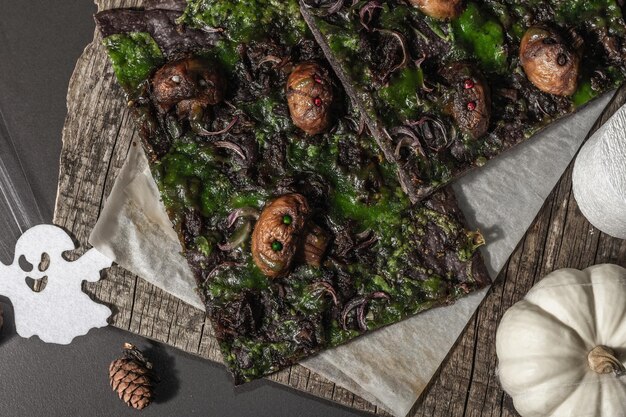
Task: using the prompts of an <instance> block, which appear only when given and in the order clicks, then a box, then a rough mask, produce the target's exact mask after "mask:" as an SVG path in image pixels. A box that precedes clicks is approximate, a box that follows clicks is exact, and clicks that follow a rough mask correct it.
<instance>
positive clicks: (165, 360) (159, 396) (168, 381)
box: [143, 341, 180, 404]
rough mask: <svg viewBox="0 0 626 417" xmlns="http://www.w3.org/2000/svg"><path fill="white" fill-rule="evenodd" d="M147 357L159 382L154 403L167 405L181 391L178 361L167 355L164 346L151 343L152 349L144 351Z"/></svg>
mask: <svg viewBox="0 0 626 417" xmlns="http://www.w3.org/2000/svg"><path fill="white" fill-rule="evenodd" d="M143 353H144V354H145V356H146V357H147V358H148V359H149V360H150V361H151V362H152V365H153V366H154V371H155V373H156V375H157V377H158V378H159V382H158V384H157V385H156V387H155V390H154V402H155V403H157V404H162V403H166V402H168V401H169V400H171V399H172V398H174V397H175V396H176V394H177V393H178V391H179V390H180V379H179V378H178V371H177V370H176V363H175V362H176V359H175V358H174V356H172V355H170V354H168V353H167V351H166V350H165V348H164V347H163V345H162V344H160V343H157V342H154V341H150V347H148V348H147V349H144V352H143Z"/></svg>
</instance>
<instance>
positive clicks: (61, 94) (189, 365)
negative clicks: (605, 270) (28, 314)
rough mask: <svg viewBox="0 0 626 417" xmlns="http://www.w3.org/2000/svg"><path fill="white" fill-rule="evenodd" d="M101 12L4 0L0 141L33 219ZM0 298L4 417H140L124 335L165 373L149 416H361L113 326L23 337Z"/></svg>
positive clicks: (41, 0)
mask: <svg viewBox="0 0 626 417" xmlns="http://www.w3.org/2000/svg"><path fill="white" fill-rule="evenodd" d="M94 12H95V6H94V5H93V4H92V2H91V1H90V0H52V1H50V0H34V1H24V0H0V140H6V136H7V134H8V135H9V136H11V137H12V139H13V141H14V143H15V149H16V151H17V154H18V156H19V158H20V159H21V162H22V165H23V170H24V172H25V173H26V178H27V180H28V181H29V182H30V184H31V186H32V191H33V194H34V199H30V200H29V199H28V195H27V193H26V192H25V190H26V188H25V186H24V184H23V183H21V182H20V185H19V191H20V192H22V193H24V196H25V197H24V199H25V200H26V201H27V203H28V202H29V201H30V203H28V204H29V206H28V207H27V209H28V212H29V213H30V214H31V218H32V219H34V222H38V221H39V222H40V221H44V222H50V221H51V219H52V214H53V210H54V202H55V197H56V188H57V175H58V160H59V153H60V150H61V129H62V127H63V121H64V118H65V114H66V105H65V95H66V90H67V85H68V81H69V78H70V75H71V73H72V70H73V68H74V63H75V62H76V60H77V59H78V57H79V56H80V54H81V52H82V50H83V48H84V46H85V45H87V44H88V43H89V42H90V41H91V40H92V38H93V31H94V23H93V20H92V17H91V15H92V14H93V13H94ZM2 129H4V130H2ZM3 131H4V133H3ZM1 149H2V147H0V150H1ZM10 157H11V156H10V155H9V154H6V153H4V152H2V153H1V154H0V158H2V159H6V160H7V161H8V162H7V165H8V168H10V169H9V171H10V173H11V174H12V175H14V176H15V178H18V177H19V174H20V173H19V169H17V168H19V165H18V164H16V163H15V162H16V161H11V160H9V159H10ZM33 201H34V203H33ZM34 205H37V206H38V208H39V211H40V212H41V216H39V215H37V214H36V213H37V209H36V207H33V206H34ZM37 219H41V220H37ZM4 228H5V229H7V230H0V244H1V245H2V246H4V247H6V248H8V250H9V251H11V250H12V248H13V245H14V244H15V238H16V236H17V235H18V234H19V233H18V232H17V231H16V230H17V229H16V228H15V227H14V229H15V230H12V229H11V228H10V227H6V226H5V227H4ZM2 260H3V261H5V262H6V261H7V259H6V256H4V258H3V259H2ZM0 279H2V277H0ZM0 303H2V306H3V307H4V309H5V328H4V329H3V330H2V333H0V416H7V417H14V416H15V417H17V416H28V417H33V416H62V417H70V416H87V417H96V416H107V417H111V416H122V415H133V414H136V413H137V412H135V411H132V410H129V409H127V408H126V406H125V405H123V404H122V403H121V402H120V401H119V400H118V399H117V397H116V396H115V395H114V394H113V392H112V391H111V389H110V388H109V386H108V376H107V369H108V365H109V363H110V362H111V360H113V359H114V358H115V357H116V356H118V355H119V353H120V351H121V345H122V343H123V342H125V341H129V342H132V343H135V344H136V345H138V346H139V347H141V348H143V349H145V350H146V353H147V354H148V356H150V357H151V358H152V359H153V362H154V363H155V367H156V368H157V369H158V370H159V373H160V375H161V377H162V379H163V382H162V383H161V384H160V385H159V387H158V389H157V394H156V395H157V397H156V398H157V400H156V403H155V404H153V405H151V406H150V407H148V408H147V409H146V410H144V411H143V412H142V415H143V416H191V415H203V416H272V417H278V416H322V415H323V416H328V417H331V416H351V415H352V416H357V415H361V414H357V413H356V412H352V411H349V410H348V409H345V408H343V407H340V406H336V405H333V404H331V403H329V402H326V401H322V400H318V399H315V398H314V397H312V396H309V395H306V394H303V393H299V392H296V391H293V390H291V389H288V388H285V387H282V386H279V385H277V384H274V383H269V382H267V381H257V382H254V383H252V384H249V385H247V386H245V387H241V388H237V389H235V388H234V387H233V385H232V380H231V378H230V375H229V374H228V373H227V372H226V370H225V369H224V368H223V367H221V366H218V365H215V364H212V363H209V362H207V361H205V360H201V359H199V358H196V357H193V356H191V355H188V354H185V353H182V352H180V351H177V350H175V349H171V348H169V347H165V346H163V345H160V344H154V343H152V342H150V341H148V340H145V339H142V338H139V337H135V336H133V335H131V334H129V333H125V332H122V331H121V330H117V329H114V328H111V327H109V328H105V329H99V330H92V331H91V332H89V334H88V335H87V336H83V337H80V338H78V339H76V340H75V341H74V342H73V343H72V344H71V345H69V346H58V345H47V344H44V343H42V342H41V341H40V340H39V339H38V338H36V337H35V338H31V339H28V340H25V339H22V338H20V337H19V336H17V335H16V334H15V327H14V325H13V314H12V308H11V306H10V303H9V302H8V300H7V299H6V298H2V297H0ZM137 415H138V414H137Z"/></svg>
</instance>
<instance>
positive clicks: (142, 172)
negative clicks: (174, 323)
mask: <svg viewBox="0 0 626 417" xmlns="http://www.w3.org/2000/svg"><path fill="white" fill-rule="evenodd" d="M611 96H612V94H608V95H606V96H605V97H603V98H601V99H599V100H597V101H596V102H594V103H593V104H591V105H590V106H588V107H586V108H585V109H584V110H582V111H581V112H579V113H578V114H576V115H574V116H571V117H569V118H567V119H565V120H563V121H561V122H559V123H556V124H554V125H553V126H551V127H550V128H548V129H547V130H545V131H543V132H542V133H541V134H539V135H537V136H536V137H535V138H534V139H532V140H530V141H528V142H526V143H524V144H522V145H519V146H517V147H516V148H514V149H513V150H511V151H509V152H506V153H505V154H503V155H501V156H500V157H499V158H497V159H495V160H493V161H491V162H490V163H489V164H488V165H487V166H485V167H484V168H482V169H480V170H475V171H473V172H471V173H470V174H468V175H466V176H464V177H463V178H461V179H460V180H458V181H457V182H456V183H455V184H454V189H455V192H456V193H457V196H458V198H459V204H460V206H461V208H462V209H463V212H464V213H465V215H466V217H467V219H468V223H469V226H470V227H472V228H479V229H480V230H481V231H482V232H483V234H484V235H485V237H486V240H487V242H488V244H487V246H486V247H484V248H483V255H484V257H485V262H486V264H487V268H488V269H489V273H490V275H491V277H492V278H495V277H496V276H497V274H498V272H499V271H500V269H501V268H502V266H503V265H504V263H505V262H506V260H507V259H508V257H509V256H510V255H511V253H512V251H513V249H514V248H515V247H516V245H517V243H518V242H519V241H520V239H521V238H522V236H523V235H524V233H525V232H526V230H527V229H528V227H529V226H530V224H531V223H532V221H533V219H534V218H535V216H536V214H537V212H538V211H539V209H540V208H541V206H542V205H543V202H544V201H545V199H546V197H547V196H548V195H549V193H550V192H551V190H552V189H553V188H554V186H555V184H556V183H557V181H558V180H559V178H560V177H561V175H562V174H563V172H564V170H565V168H566V167H567V165H568V164H569V163H570V161H571V159H572V158H573V156H574V155H575V153H576V151H577V150H578V148H579V147H580V145H581V143H582V141H583V139H584V138H585V136H586V134H587V133H588V131H589V130H590V129H591V127H592V125H593V123H594V122H595V121H596V119H597V118H598V116H599V115H600V113H601V112H602V110H603V109H604V107H605V106H606V104H607V103H608V101H609V99H610V97H611ZM89 242H90V243H91V244H92V245H93V246H94V247H95V248H97V249H98V250H99V251H100V252H102V253H103V254H105V255H107V256H109V257H111V258H112V259H114V260H115V262H117V263H118V264H119V265H120V266H122V267H123V268H125V269H127V270H129V271H131V272H133V273H135V274H137V275H139V276H141V277H143V278H144V279H146V280H147V281H149V282H151V283H152V284H154V285H156V286H158V287H160V288H162V289H163V290H165V291H168V292H170V293H171V294H173V295H174V296H176V297H178V298H180V299H182V300H183V301H185V302H187V303H189V304H191V305H193V306H196V307H198V308H203V306H202V303H201V302H200V299H199V298H198V295H197V294H196V292H195V290H194V287H195V284H194V282H193V278H192V275H191V271H190V270H189V268H188V267H187V265H186V264H185V261H184V259H183V257H182V256H181V255H180V252H181V250H182V248H181V246H180V244H179V242H178V240H177V238H176V234H175V233H174V231H173V230H172V227H171V223H170V222H169V219H168V218H167V216H166V214H165V211H164V208H163V205H162V203H161V202H160V201H159V198H158V190H157V187H156V184H155V183H154V180H153V179H152V176H151V175H150V171H149V168H148V163H147V160H146V158H145V155H144V154H143V151H142V150H141V147H140V146H138V145H137V146H133V147H131V151H130V155H129V156H128V159H127V161H126V163H125V165H124V167H123V168H122V172H121V173H120V175H119V176H118V179H117V181H116V183H115V185H114V187H113V190H112V192H111V195H110V196H109V198H108V200H107V203H106V205H105V207H104V210H103V211H102V213H101V215H100V219H99V220H98V223H97V224H96V226H95V228H94V230H93V232H92V234H91V236H90V239H89ZM486 291H487V290H483V291H480V292H477V293H475V294H472V295H470V296H468V297H466V298H464V299H462V300H460V301H459V302H457V303H456V304H454V305H452V306H449V307H445V308H438V309H434V310H430V311H427V312H425V313H422V314H420V315H417V316H415V317H413V318H410V319H408V320H405V321H403V322H401V323H397V324H395V325H392V326H389V327H386V328H384V329H381V330H378V331H376V332H373V333H372V334H370V335H368V336H366V337H362V338H359V339H357V340H355V341H353V342H350V343H348V344H347V345H344V346H340V347H338V348H335V349H332V350H328V351H326V352H323V353H321V354H319V355H317V356H315V357H313V358H310V359H307V360H306V361H304V362H302V365H304V366H306V367H307V368H309V369H311V370H312V371H314V372H316V373H319V374H320V375H322V376H324V377H326V378H328V379H330V380H331V381H333V382H335V383H336V384H338V385H340V386H343V387H345V388H347V389H349V390H350V391H352V392H354V393H356V394H358V395H360V396H362V397H363V398H365V399H367V400H369V401H371V402H373V403H375V404H377V405H379V406H381V407H383V408H384V409H386V410H388V411H390V412H391V413H392V414H394V415H396V416H398V417H404V416H405V415H406V414H407V413H408V412H409V411H410V409H411V407H412V406H413V404H414V403H415V401H416V400H417V398H418V397H419V395H420V394H421V393H422V391H423V390H424V388H425V387H426V385H427V384H428V382H429V381H430V379H431V378H432V376H433V374H434V373H435V371H436V370H437V369H438V368H439V366H440V365H441V363H442V361H443V360H444V359H445V357H446V356H447V354H448V352H449V351H450V349H451V348H452V346H453V344H454V343H455V341H456V340H457V339H458V337H459V335H460V334H461V332H462V330H463V329H464V328H465V326H466V324H467V322H468V320H469V319H470V317H471V316H472V314H473V313H474V311H475V310H476V308H477V307H478V305H479V303H480V302H481V301H482V299H483V298H484V296H485V293H486Z"/></svg>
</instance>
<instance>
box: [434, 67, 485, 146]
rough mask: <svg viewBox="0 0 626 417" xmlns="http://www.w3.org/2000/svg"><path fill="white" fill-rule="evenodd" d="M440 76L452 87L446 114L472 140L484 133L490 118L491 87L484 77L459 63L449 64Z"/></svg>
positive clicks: (475, 70) (472, 68)
mask: <svg viewBox="0 0 626 417" xmlns="http://www.w3.org/2000/svg"><path fill="white" fill-rule="evenodd" d="M443 75H444V77H445V78H446V79H447V80H448V82H449V83H450V84H451V86H452V87H453V89H454V90H453V91H454V93H453V95H452V97H451V100H450V102H449V104H448V113H450V114H451V115H452V117H453V118H454V120H455V122H456V124H457V125H458V126H459V127H460V128H461V130H462V131H464V132H465V133H467V134H469V135H470V136H472V137H473V138H474V139H478V138H480V137H482V136H484V135H485V133H487V130H488V129H489V122H490V120H491V90H490V88H489V85H487V82H486V81H485V78H484V77H483V76H482V74H481V73H480V72H479V71H478V70H477V69H475V68H474V67H472V66H470V65H469V64H466V63H463V62H456V63H454V64H452V65H450V66H449V67H448V68H446V69H445V70H444V74H443Z"/></svg>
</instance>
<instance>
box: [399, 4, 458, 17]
mask: <svg viewBox="0 0 626 417" xmlns="http://www.w3.org/2000/svg"><path fill="white" fill-rule="evenodd" d="M409 1H410V3H411V4H412V5H413V6H415V7H417V8H418V9H420V10H421V11H422V13H424V14H425V15H426V16H430V17H432V18H435V19H441V20H444V19H454V18H456V17H459V15H460V14H461V11H462V9H463V0H409Z"/></svg>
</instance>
